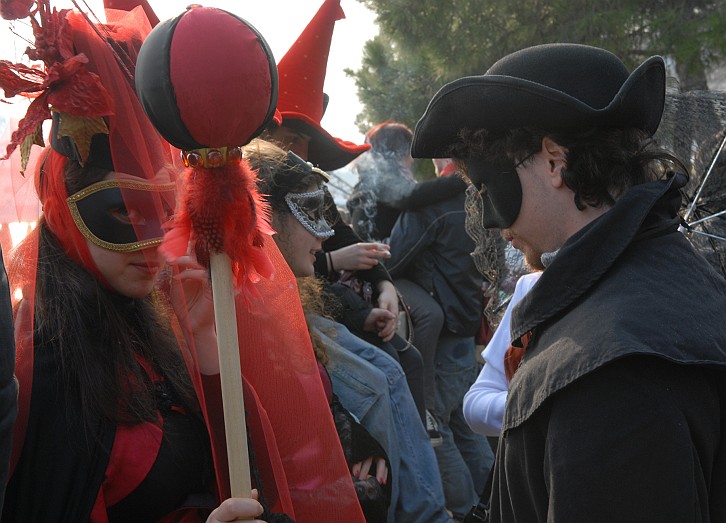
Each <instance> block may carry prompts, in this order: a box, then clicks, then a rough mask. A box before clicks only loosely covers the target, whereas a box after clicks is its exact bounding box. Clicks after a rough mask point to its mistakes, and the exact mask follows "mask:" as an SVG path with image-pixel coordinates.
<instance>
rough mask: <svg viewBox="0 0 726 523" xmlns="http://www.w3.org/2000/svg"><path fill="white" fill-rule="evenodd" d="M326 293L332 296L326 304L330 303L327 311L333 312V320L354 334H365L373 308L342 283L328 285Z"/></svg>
mask: <svg viewBox="0 0 726 523" xmlns="http://www.w3.org/2000/svg"><path fill="white" fill-rule="evenodd" d="M325 292H326V293H329V294H330V295H332V296H328V297H326V303H330V306H329V307H326V310H330V311H332V313H333V319H334V320H335V321H337V322H338V323H342V324H343V325H345V326H346V327H348V328H349V329H350V330H351V331H352V332H354V333H358V332H363V331H364V328H363V327H364V325H365V321H366V318H367V317H368V315H369V314H370V312H371V309H372V308H373V306H372V305H371V304H369V303H368V302H366V301H365V300H364V299H363V298H361V297H360V296H358V295H357V294H356V293H355V291H353V290H352V289H351V288H350V287H348V286H346V285H343V284H342V283H332V284H330V285H326V286H325ZM328 300H330V301H328Z"/></svg>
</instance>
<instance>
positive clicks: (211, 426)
mask: <svg viewBox="0 0 726 523" xmlns="http://www.w3.org/2000/svg"><path fill="white" fill-rule="evenodd" d="M19 4H22V5H21V6H20V7H21V8H24V7H27V10H26V11H24V12H23V9H20V11H18V12H14V13H12V14H13V15H17V16H15V17H16V18H22V17H24V16H28V15H30V16H31V18H32V19H33V24H34V29H35V35H36V39H37V42H36V48H35V49H31V50H30V53H29V54H31V55H33V56H31V58H33V59H41V60H43V61H44V62H45V69H44V71H42V72H38V71H39V70H36V71H35V73H33V74H35V75H36V77H35V78H36V79H38V81H37V82H32V81H25V80H23V81H21V80H20V78H21V77H23V74H18V72H19V71H21V69H22V66H16V65H15V64H13V65H11V66H8V65H7V64H6V63H4V64H3V67H6V68H8V69H6V70H5V71H3V72H7V71H8V70H12V71H14V72H15V74H16V78H18V80H17V81H15V80H12V79H11V80H8V78H9V76H7V75H5V76H4V77H3V81H4V82H11V83H12V82H14V84H13V86H12V88H13V89H15V91H16V92H17V93H29V92H34V93H35V94H36V95H37V97H36V99H35V101H34V102H33V104H31V108H30V109H29V112H28V115H27V116H26V119H25V120H24V121H23V122H21V124H20V128H19V130H18V132H16V133H15V135H14V136H13V140H14V142H13V143H12V144H11V147H14V146H17V145H19V144H20V142H21V141H23V138H25V137H26V136H30V139H31V140H32V139H33V134H34V132H35V131H36V128H35V127H36V126H39V125H40V124H41V123H42V121H43V119H45V118H47V117H51V116H52V119H53V126H52V130H51V146H50V147H48V148H47V149H46V151H44V154H43V155H42V158H41V160H39V162H38V166H37V168H36V169H35V177H36V178H35V183H36V188H37V192H38V195H39V197H40V200H41V203H42V205H43V217H42V218H41V220H40V221H39V224H38V227H37V228H36V229H35V230H34V231H33V233H32V234H31V235H30V236H29V237H28V238H27V239H26V240H25V241H24V242H23V243H22V244H21V245H19V246H18V248H17V249H16V250H15V252H13V253H12V255H11V260H10V263H9V266H8V269H9V270H8V272H9V276H10V279H11V285H12V288H13V289H18V288H19V289H21V290H22V292H23V298H22V299H21V300H19V301H18V302H17V303H16V304H15V331H16V344H17V352H18V363H17V371H16V373H17V377H18V381H19V384H20V396H19V415H18V422H17V423H16V427H15V437H14V445H15V449H14V453H13V462H12V464H11V468H12V470H11V479H10V481H9V484H8V487H7V494H6V503H5V506H4V509H3V513H2V521H3V522H6V521H7V522H10V521H18V522H27V521H34V522H53V523H56V522H68V523H77V522H84V521H90V522H93V523H96V522H98V523H105V522H117V521H118V522H128V521H134V522H145V521H148V522H155V521H159V522H172V521H173V522H203V521H207V522H208V523H215V522H222V521H269V522H283V521H292V520H293V519H296V520H297V521H304V519H298V518H296V516H295V513H296V508H297V507H300V510H299V512H300V513H301V514H304V513H305V508H308V512H309V511H310V510H311V509H309V507H310V506H315V505H314V503H311V502H310V501H309V500H301V499H299V497H295V496H294V495H293V496H291V493H290V489H289V487H288V481H287V472H286V470H285V469H284V468H283V463H288V462H289V461H290V458H289V456H288V455H287V454H286V455H281V453H280V452H279V449H278V446H277V442H276V437H278V436H277V435H276V434H275V433H274V431H273V428H272V425H271V423H270V418H269V417H268V415H267V412H266V410H265V407H264V406H263V404H262V401H261V400H260V398H259V397H258V396H257V394H256V392H255V390H254V389H253V388H252V387H251V386H250V385H249V383H247V382H246V381H245V399H246V401H245V406H246V411H247V422H248V431H249V441H250V463H251V466H250V468H251V471H250V472H251V478H252V485H253V487H254V488H255V489H256V491H255V492H253V494H252V497H251V498H233V499H227V500H226V501H221V500H223V499H225V498H227V497H228V485H227V484H226V482H227V481H228V480H227V478H226V470H225V468H224V456H223V454H224V449H223V445H222V446H221V447H220V444H219V441H220V439H221V440H222V441H223V440H224V436H223V431H222V430H221V429H220V428H219V427H220V426H221V425H220V411H221V405H220V386H219V380H218V377H216V376H214V375H209V376H205V375H203V373H202V372H201V371H200V368H199V365H198V362H199V361H200V357H201V356H200V357H198V356H197V350H196V349H197V347H195V346H194V341H195V339H197V338H195V337H194V336H191V335H187V334H186V333H188V332H190V330H193V327H194V325H195V324H194V322H195V321H199V320H200V318H206V317H208V316H209V314H208V311H209V307H210V305H209V303H208V302H207V301H205V300H200V301H197V302H193V301H185V300H184V299H183V298H184V297H185V295H184V294H183V292H182V290H181V289H182V285H180V282H181V281H184V280H185V279H187V278H188V277H187V276H186V274H189V275H190V276H193V275H194V274H195V273H198V272H199V271H197V270H190V271H185V269H187V268H192V269H194V268H197V266H196V265H193V264H192V262H191V261H186V260H179V262H177V264H175V265H174V266H172V267H171V268H169V269H167V268H166V266H165V265H166V264H165V261H164V260H163V259H162V257H161V255H160V254H159V251H158V246H159V244H160V243H161V241H162V236H163V224H164V222H165V221H166V219H167V218H168V217H169V215H170V214H171V213H172V212H173V211H174V207H175V194H176V185H175V181H176V180H175V171H174V170H173V169H172V168H171V164H172V163H171V156H170V152H171V151H170V147H169V146H168V144H166V143H165V142H164V141H163V140H162V139H161V138H160V137H159V135H158V134H157V133H156V131H155V130H154V128H153V126H152V125H151V123H150V122H149V121H148V119H147V118H146V117H145V115H144V114H143V111H142V110H141V108H140V106H139V103H138V100H137V98H136V95H135V93H134V90H133V68H134V63H135V57H136V52H137V50H138V48H139V47H140V45H141V42H142V41H143V39H144V37H145V35H146V33H148V31H149V30H150V27H149V23H148V21H147V20H146V16H145V15H144V13H143V10H142V9H141V8H137V9H134V10H133V11H131V12H129V13H125V12H114V11H110V10H109V11H107V13H106V17H107V21H108V22H107V23H106V24H103V25H100V24H97V25H92V24H91V23H89V22H88V20H87V18H86V17H85V16H83V15H82V14H80V13H78V12H74V11H65V10H64V11H61V12H55V11H51V9H50V7H49V5H48V4H47V2H38V3H37V4H36V3H33V2H10V3H8V4H7V5H8V6H15V7H17V6H18V5H19ZM3 6H4V9H5V8H6V7H7V6H6V4H5V3H4V4H3ZM6 14H7V13H6V12H3V16H5V15H6ZM21 72H25V73H28V70H25V71H21ZM25 78H27V75H26V76H25ZM2 87H3V88H5V90H6V93H7V92H8V85H2ZM11 92H12V91H11ZM51 108H52V114H51V112H49V109H51ZM37 130H38V132H40V131H39V128H38V129H37ZM270 243H272V242H270ZM160 281H161V282H162V283H163V284H164V285H159V282H160ZM190 320H191V323H190ZM195 334H196V332H195ZM198 348H199V351H200V354H201V353H202V351H203V350H207V351H208V350H209V348H202V347H198ZM265 349H266V350H268V349H267V348H265ZM213 350H216V348H214V349H213ZM310 358H312V353H310ZM318 388H319V389H320V392H321V397H322V387H320V386H318ZM308 399H309V400H310V402H311V403H315V401H316V398H314V397H313V398H308ZM331 426H332V423H331ZM321 432H322V433H325V432H326V430H325V427H323V428H322V429H321ZM311 448H313V449H314V448H315V445H311ZM329 451H330V449H329ZM286 452H288V454H289V453H291V451H286ZM330 452H332V454H333V457H332V460H333V461H334V460H335V459H336V455H335V449H333V450H332V451H330ZM338 452H339V454H341V455H342V453H341V452H340V450H339V449H338ZM311 455H313V456H315V453H314V452H313V453H311ZM342 466H343V467H344V466H345V464H344V463H342ZM343 470H345V469H344V468H343ZM313 472H314V471H313ZM313 472H311V473H310V474H309V476H308V478H309V479H310V483H311V485H312V486H311V487H310V488H312V489H313V493H314V492H315V491H314V488H315V487H316V482H315V481H313V480H320V478H322V477H323V474H317V475H316V474H314V473H313ZM290 474H291V477H294V474H292V471H291V472H290ZM343 487H347V488H348V489H349V490H350V491H351V492H352V485H350V478H349V477H348V478H347V483H345V484H343ZM298 490H299V489H298ZM352 496H355V494H354V493H353V494H352ZM308 497H314V496H312V495H308ZM343 498H345V493H344V494H343ZM353 500H354V497H353ZM306 501H307V503H306ZM339 506H340V504H339ZM358 510H359V509H358ZM330 513H331V514H335V516H334V517H337V516H338V515H339V514H340V513H339V512H336V511H335V510H331V511H330ZM256 518H257V519H256ZM307 520H308V521H313V520H312V519H307ZM319 520H320V521H326V517H325V516H322V517H321V518H319ZM327 521H334V520H333V519H327Z"/></svg>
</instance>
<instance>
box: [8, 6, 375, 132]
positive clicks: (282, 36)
mask: <svg viewBox="0 0 726 523" xmlns="http://www.w3.org/2000/svg"><path fill="white" fill-rule="evenodd" d="M51 3H52V5H54V6H57V7H58V8H64V7H72V3H71V2H70V1H69V0H51ZM78 3H79V5H81V7H82V8H83V5H84V3H83V0H78ZM149 3H150V4H151V7H152V8H153V9H154V11H155V12H156V14H157V16H158V17H159V19H160V20H166V19H168V18H172V17H174V16H176V15H178V14H180V13H181V12H182V11H184V9H186V7H187V6H188V5H189V4H190V3H192V2H191V1H190V0H150V1H149ZM322 3H323V0H255V1H251V0H210V1H209V2H202V5H204V6H207V7H217V8H220V9H224V10H226V11H230V12H232V13H234V14H236V15H237V16H240V17H241V18H244V19H245V20H247V22H249V23H250V24H251V25H253V26H254V27H255V28H256V29H257V30H258V31H259V32H260V33H261V34H262V36H263V37H264V38H265V40H267V43H268V45H269V46H270V49H271V50H272V54H273V56H274V57H275V61H279V60H280V58H282V56H283V55H284V54H285V52H286V51H287V50H288V49H289V48H290V46H291V45H292V43H293V42H294V41H295V40H296V39H297V37H298V36H299V35H300V33H301V32H302V31H303V29H304V28H305V26H306V25H307V24H308V22H309V21H310V20H311V19H312V17H313V16H314V15H315V13H316V12H317V10H318V8H319V7H320V6H321V5H322ZM87 4H88V6H90V8H91V10H93V11H94V12H96V13H100V12H101V11H102V5H103V2H102V0H87ZM340 4H341V6H342V8H343V11H345V14H346V18H345V19H342V20H338V22H336V24H335V30H334V31H333V41H332V44H331V49H330V56H329V58H328V70H327V74H326V77H325V86H324V90H325V92H326V93H328V94H329V96H330V102H329V104H328V108H327V110H326V112H325V116H324V117H323V121H322V125H323V127H324V128H325V129H326V130H327V131H328V132H330V133H331V134H332V135H333V136H337V137H339V138H342V139H344V140H350V141H354V142H357V143H362V142H363V136H362V134H361V133H360V132H359V131H358V129H357V127H356V125H355V117H356V115H357V114H358V113H359V112H360V110H361V107H360V102H359V101H358V97H357V95H356V87H355V82H354V80H353V79H352V78H348V77H346V75H345V73H344V72H343V71H344V70H345V69H346V68H348V69H354V70H355V69H358V68H359V67H360V63H361V57H362V52H363V45H364V44H365V42H366V41H367V40H370V39H371V38H373V37H374V36H375V35H376V34H377V32H378V29H377V28H376V26H375V15H374V14H373V13H372V12H371V11H369V10H368V9H366V7H365V6H364V5H363V4H361V3H360V2H358V0H341V2H340ZM0 22H1V24H0V59H4V60H10V61H13V62H18V61H22V60H23V57H22V53H23V51H24V49H25V47H26V46H27V44H26V43H24V42H22V41H20V40H19V39H17V38H14V37H13V35H12V34H11V33H10V32H9V24H8V22H6V21H5V20H0ZM13 111H14V108H13V107H8V106H7V105H6V104H0V114H3V115H7V114H10V113H12V112H13ZM23 113H24V110H23V111H22V112H21V114H20V116H22V114H23Z"/></svg>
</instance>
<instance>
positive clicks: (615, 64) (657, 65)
mask: <svg viewBox="0 0 726 523" xmlns="http://www.w3.org/2000/svg"><path fill="white" fill-rule="evenodd" d="M664 102H665V64H664V62H663V59H662V58H661V57H660V56H653V57H650V58H648V59H647V60H646V61H645V62H643V63H642V64H641V65H640V66H639V67H638V68H637V69H635V70H634V71H633V72H632V73H629V72H628V70H627V68H626V67H625V64H623V62H622V61H621V60H620V59H619V58H618V57H617V56H615V55H614V54H613V53H611V52H609V51H606V50H604V49H600V48H597V47H591V46H587V45H579V44H543V45H537V46H534V47H528V48H525V49H522V50H520V51H517V52H515V53H512V54H510V55H507V56H505V57H504V58H502V59H501V60H499V61H497V62H496V63H495V64H494V65H493V66H492V67H491V68H489V70H488V71H487V72H486V73H484V74H483V75H480V76H467V77H464V78H459V79H458V80H455V81H453V82H451V83H448V84H446V85H445V86H444V87H442V88H441V89H440V90H439V92H437V93H436V94H435V95H434V97H433V98H432V99H431V101H430V102H429V105H428V107H427V108H426V112H425V113H424V115H423V116H422V117H421V119H420V120H419V121H418V123H417V124H416V129H415V131H414V137H413V143H412V145H411V154H412V155H413V156H414V157H415V158H445V157H447V156H450V152H449V147H450V146H451V145H452V144H455V143H456V142H457V141H458V140H459V137H458V134H459V132H460V130H462V129H471V130H476V129H491V130H506V129H516V128H519V127H530V126H533V127H539V128H542V129H544V130H546V131H569V130H578V129H589V128H593V127H611V128H637V129H642V130H644V131H646V132H648V133H649V134H650V135H652V134H653V133H655V131H656V129H657V128H658V124H659V123H660V119H661V116H662V114H663V104H664Z"/></svg>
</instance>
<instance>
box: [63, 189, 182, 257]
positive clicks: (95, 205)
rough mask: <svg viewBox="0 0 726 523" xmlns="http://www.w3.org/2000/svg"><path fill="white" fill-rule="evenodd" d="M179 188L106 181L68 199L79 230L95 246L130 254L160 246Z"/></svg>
mask: <svg viewBox="0 0 726 523" xmlns="http://www.w3.org/2000/svg"><path fill="white" fill-rule="evenodd" d="M175 190H176V186H175V185H174V184H173V183H166V184H154V183H149V182H142V181H138V182H137V181H129V180H118V181H116V180H107V181H102V182H98V183H94V184H92V185H89V186H88V187H86V188H84V189H81V190H80V191H78V192H77V193H75V194H73V195H71V196H69V197H68V198H67V200H66V201H67V202H68V207H69V209H70V211H71V215H72V216H73V220H74V221H75V222H76V226H77V227H78V230H79V231H80V232H81V234H83V236H84V237H85V238H86V239H88V240H89V241H91V242H92V243H94V244H95V245H97V246H99V247H102V248H104V249H108V250H111V251H120V252H129V251H138V250H141V249H146V248H148V247H152V246H154V245H159V244H160V243H161V241H162V239H163V236H164V230H163V224H164V223H165V222H166V221H167V220H168V219H169V217H170V216H171V214H172V213H173V211H174V205H175V198H176V193H175Z"/></svg>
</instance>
